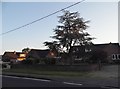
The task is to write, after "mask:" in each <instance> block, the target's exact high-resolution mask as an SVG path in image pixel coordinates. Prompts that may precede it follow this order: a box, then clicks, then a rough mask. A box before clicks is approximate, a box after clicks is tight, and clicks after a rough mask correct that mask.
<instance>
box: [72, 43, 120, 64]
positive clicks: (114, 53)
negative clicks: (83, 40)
mask: <svg viewBox="0 0 120 89" xmlns="http://www.w3.org/2000/svg"><path fill="white" fill-rule="evenodd" d="M71 50H72V54H73V55H74V58H75V59H81V60H82V58H87V57H89V55H87V54H86V53H88V52H90V51H92V50H95V51H97V50H103V51H104V52H106V53H107V58H106V60H107V61H108V62H109V63H111V62H113V61H115V60H120V46H119V43H111V42H110V43H106V44H93V45H91V46H73V47H72V49H71Z"/></svg>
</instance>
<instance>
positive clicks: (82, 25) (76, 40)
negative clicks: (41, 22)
mask: <svg viewBox="0 0 120 89" xmlns="http://www.w3.org/2000/svg"><path fill="white" fill-rule="evenodd" d="M79 15H80V14H79V13H78V12H70V11H64V14H63V15H62V16H59V21H58V22H59V23H60V25H58V26H57V27H56V28H55V29H54V33H55V35H54V36H52V38H54V39H55V40H57V41H56V43H57V44H59V45H58V46H57V47H59V49H61V50H62V52H66V53H68V54H69V55H68V56H69V60H70V63H72V59H71V58H72V57H71V54H70V53H71V52H70V51H71V47H72V46H75V45H79V46H82V45H90V44H91V43H92V42H91V40H92V39H93V38H91V37H90V34H89V33H88V32H86V29H87V28H88V25H87V23H88V22H89V21H84V19H83V18H81V17H80V16H79ZM52 45H53V43H52ZM45 46H48V47H49V48H51V43H50V45H45ZM54 46H55V45H54ZM53 48H54V47H53Z"/></svg>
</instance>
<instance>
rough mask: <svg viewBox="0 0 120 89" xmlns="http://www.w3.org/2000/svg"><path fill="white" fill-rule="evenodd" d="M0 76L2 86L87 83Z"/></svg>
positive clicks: (79, 84) (72, 85)
mask: <svg viewBox="0 0 120 89" xmlns="http://www.w3.org/2000/svg"><path fill="white" fill-rule="evenodd" d="M0 77H2V87H3V88H4V87H87V85H84V84H82V82H81V83H74V82H66V81H62V82H59V81H53V80H49V79H35V78H26V77H16V76H5V75H3V76H0ZM80 89H81V88H80ZM94 89H95V88H94ZM97 89H98V88H97ZM100 89H105V88H100ZM106 89H108V88H106ZM111 89H112V88H111Z"/></svg>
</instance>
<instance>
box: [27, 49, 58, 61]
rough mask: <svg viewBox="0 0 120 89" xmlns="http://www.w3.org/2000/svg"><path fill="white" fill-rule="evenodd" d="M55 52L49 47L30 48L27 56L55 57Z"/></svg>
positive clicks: (38, 57)
mask: <svg viewBox="0 0 120 89" xmlns="http://www.w3.org/2000/svg"><path fill="white" fill-rule="evenodd" d="M56 55H57V54H56V53H55V52H53V51H50V50H49V49H46V50H40V49H31V50H30V52H29V53H28V55H27V58H28V59H29V58H34V59H41V58H54V57H56Z"/></svg>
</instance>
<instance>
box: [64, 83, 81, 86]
mask: <svg viewBox="0 0 120 89" xmlns="http://www.w3.org/2000/svg"><path fill="white" fill-rule="evenodd" d="M63 83H64V84H69V85H78V86H81V85H83V84H80V83H70V82H63Z"/></svg>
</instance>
